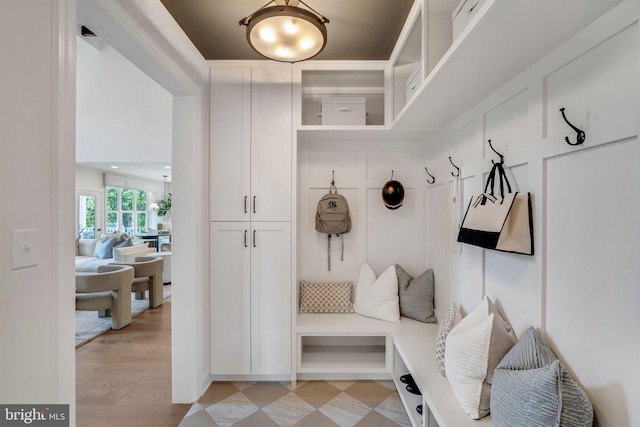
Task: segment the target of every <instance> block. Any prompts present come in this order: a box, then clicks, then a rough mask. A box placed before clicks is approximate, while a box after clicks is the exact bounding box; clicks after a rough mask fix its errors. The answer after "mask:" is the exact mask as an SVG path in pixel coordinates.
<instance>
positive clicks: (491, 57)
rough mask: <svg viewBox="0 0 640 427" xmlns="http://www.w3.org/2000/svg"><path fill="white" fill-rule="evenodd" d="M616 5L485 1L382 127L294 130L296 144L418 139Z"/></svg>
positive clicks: (613, 0)
mask: <svg viewBox="0 0 640 427" xmlns="http://www.w3.org/2000/svg"><path fill="white" fill-rule="evenodd" d="M424 1H425V2H428V1H429V0H424ZM620 2H621V0H599V1H597V2H585V1H584V0H563V1H561V2H559V1H557V0H535V1H531V0H486V1H485V2H484V3H483V4H482V5H481V6H480V10H478V12H477V14H476V15H475V16H474V17H473V18H472V19H471V21H470V22H469V23H468V24H467V26H466V27H465V28H464V29H463V30H462V32H461V33H460V34H459V35H458V37H457V38H456V39H455V40H454V41H453V43H452V44H451V46H450V47H449V49H448V50H447V51H446V52H445V53H444V55H443V56H442V58H441V59H440V60H439V61H438V62H437V64H436V65H435V66H434V67H433V68H432V69H431V71H430V72H429V73H428V74H427V76H426V77H425V79H424V81H422V83H421V85H420V87H419V88H418V89H417V93H415V94H414V95H413V96H412V98H411V99H410V100H409V101H408V102H407V103H406V105H404V107H403V108H402V109H401V110H400V112H399V113H398V114H397V115H396V116H395V119H393V120H392V119H391V118H390V117H389V118H388V121H387V123H388V124H387V125H383V126H375V127H373V126H366V127H364V126H360V127H357V126H356V127H354V126H348V127H340V126H330V127H323V126H301V127H299V129H298V140H299V141H302V142H304V141H331V140H348V141H385V140H386V141H395V140H398V141H408V140H412V141H425V140H426V139H427V138H428V137H429V136H431V135H433V134H435V133H436V132H437V131H438V130H439V129H442V128H443V127H444V126H446V125H447V124H448V123H450V122H451V121H453V120H454V119H455V118H456V117H458V116H460V115H461V114H463V113H464V112H465V111H467V110H469V109H470V108H472V107H473V106H474V105H476V104H477V103H478V102H480V101H481V100H483V99H484V98H486V97H487V96H488V95H490V94H491V93H493V92H495V91H496V90H497V89H499V88H500V87H501V86H503V85H504V84H506V83H507V82H509V81H510V80H512V79H513V78H515V77H516V76H518V75H519V74H520V73H522V72H523V71H524V70H526V69H527V68H529V67H530V66H531V65H533V64H535V63H536V62H537V61H538V60H540V59H541V58H543V57H544V56H545V55H547V54H548V53H550V52H551V51H553V50H554V49H555V48H557V47H558V46H560V45H561V44H562V43H563V42H565V41H566V40H568V39H569V38H570V37H571V36H573V35H575V34H576V33H578V32H579V31H580V30H581V29H583V28H584V27H586V26H587V25H589V24H590V23H591V22H593V21H595V20H596V19H597V18H598V17H600V16H601V15H603V14H604V13H605V12H607V11H608V10H610V9H611V8H613V7H614V6H615V5H617V4H618V3H620ZM409 40H413V39H412V38H410V39H409ZM392 66H393V64H391V63H389V65H388V67H392ZM388 90H389V88H388V87H387V88H386V89H385V92H387V91H388ZM385 98H386V100H385V102H391V100H392V99H393V96H392V94H390V93H385Z"/></svg>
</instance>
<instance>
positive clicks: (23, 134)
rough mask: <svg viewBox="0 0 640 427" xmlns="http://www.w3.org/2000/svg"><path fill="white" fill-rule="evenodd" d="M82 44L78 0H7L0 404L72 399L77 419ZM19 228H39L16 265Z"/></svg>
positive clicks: (1, 120) (0, 83)
mask: <svg viewBox="0 0 640 427" xmlns="http://www.w3.org/2000/svg"><path fill="white" fill-rule="evenodd" d="M25 23H29V26H30V27H31V28H37V29H38V31H25ZM74 42H75V1H73V0H69V1H65V0H61V1H57V2H25V1H21V0H8V1H3V2H0V55H1V56H2V79H0V93H2V97H0V129H1V130H0V133H1V135H2V136H1V137H0V144H1V146H2V159H3V166H2V169H1V170H0V182H2V184H1V185H2V198H3V200H4V207H3V209H2V213H0V217H1V218H2V219H1V220H0V236H2V238H0V259H1V260H2V262H0V300H1V301H2V302H3V303H2V310H0V337H1V338H2V351H0V378H2V386H1V387H0V402H3V403H23V404H28V403H61V404H70V407H71V408H70V409H71V425H75V415H74V413H75V352H74V344H73V342H74V341H73V330H74V328H73V324H74V319H73V311H74V300H73V293H74V279H73V277H74V276H73V236H74V225H73V222H74V219H73V192H72V191H70V190H72V189H73V181H74V134H75V133H74V104H75V85H74V79H75V67H74V61H75V48H74ZM21 229H35V230H37V239H36V242H35V243H34V245H33V247H32V249H33V251H37V265H36V266H34V267H29V268H23V269H12V267H11V260H12V255H11V244H12V231H13V230H21Z"/></svg>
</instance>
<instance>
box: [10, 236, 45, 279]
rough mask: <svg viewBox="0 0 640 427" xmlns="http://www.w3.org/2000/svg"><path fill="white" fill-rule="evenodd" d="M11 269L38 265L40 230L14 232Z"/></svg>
mask: <svg viewBox="0 0 640 427" xmlns="http://www.w3.org/2000/svg"><path fill="white" fill-rule="evenodd" d="M11 241H12V248H13V249H12V254H11V269H12V270H18V269H20V268H27V267H35V266H37V265H38V230H37V229H29V230H13V235H12V238H11Z"/></svg>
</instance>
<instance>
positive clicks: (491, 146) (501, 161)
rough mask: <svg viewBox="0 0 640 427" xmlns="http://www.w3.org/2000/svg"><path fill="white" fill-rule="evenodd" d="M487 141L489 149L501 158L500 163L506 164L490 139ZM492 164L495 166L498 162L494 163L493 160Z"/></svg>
mask: <svg viewBox="0 0 640 427" xmlns="http://www.w3.org/2000/svg"><path fill="white" fill-rule="evenodd" d="M487 141H488V142H489V148H491V149H492V150H493V152H494V153H496V154H497V155H498V156H500V163H501V164H504V156H503V155H502V154H500V153H498V152H497V151H496V149H495V148H493V145H491V140H490V139H488V140H487ZM491 163H493V164H494V165H495V164H496V162H494V161H493V159H491Z"/></svg>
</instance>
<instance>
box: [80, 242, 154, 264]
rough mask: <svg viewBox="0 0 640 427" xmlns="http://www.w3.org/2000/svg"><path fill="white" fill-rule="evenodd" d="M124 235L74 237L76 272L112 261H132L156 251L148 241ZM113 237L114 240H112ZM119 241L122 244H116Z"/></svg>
mask: <svg viewBox="0 0 640 427" xmlns="http://www.w3.org/2000/svg"><path fill="white" fill-rule="evenodd" d="M123 236H126V235H107V236H105V237H103V238H102V239H79V238H78V239H76V260H75V262H76V272H95V271H97V269H98V267H100V266H101V265H107V264H110V263H112V262H133V261H134V260H135V258H136V257H139V256H145V255H150V254H154V253H156V248H149V247H148V243H136V242H134V241H133V240H131V238H129V237H128V236H126V237H124V238H123ZM114 239H115V240H114ZM118 241H121V244H122V245H123V246H119V247H118V246H117V245H118Z"/></svg>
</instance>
